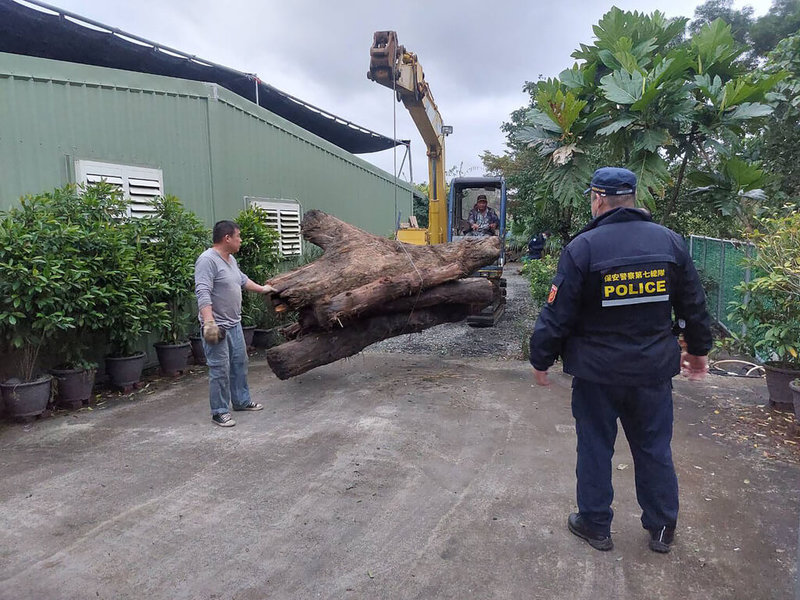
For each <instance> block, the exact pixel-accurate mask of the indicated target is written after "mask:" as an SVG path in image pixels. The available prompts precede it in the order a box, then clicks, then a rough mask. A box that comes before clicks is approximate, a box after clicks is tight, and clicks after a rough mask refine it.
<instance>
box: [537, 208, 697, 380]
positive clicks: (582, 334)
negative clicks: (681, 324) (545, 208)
mask: <svg viewBox="0 0 800 600" xmlns="http://www.w3.org/2000/svg"><path fill="white" fill-rule="evenodd" d="M673 311H674V315H675V318H677V319H683V320H684V321H685V323H686V324H685V328H684V340H685V341H686V344H687V350H688V351H689V353H691V354H694V355H697V356H704V355H706V354H708V351H709V350H710V349H711V341H712V340H711V329H710V318H709V315H708V312H707V311H706V306H705V293H704V292H703V287H702V285H701V284H700V278H699V277H698V275H697V271H696V269H695V267H694V264H693V263H692V260H691V257H690V256H689V253H688V251H687V249H686V244H685V243H684V241H683V238H681V236H679V235H678V234H677V233H675V232H674V231H671V230H670V229H667V228H666V227H662V226H661V225H658V224H656V223H653V222H652V220H651V219H650V217H649V215H647V214H645V213H644V212H643V211H641V210H638V209H635V208H627V207H620V208H614V209H612V210H610V211H608V212H606V213H603V214H602V215H600V216H598V217H597V218H595V219H594V220H593V221H592V222H591V223H589V225H587V226H586V227H585V228H584V229H583V230H582V231H581V232H580V233H579V234H578V235H577V236H576V237H575V238H574V239H573V240H572V241H571V242H570V243H569V244H568V245H567V246H566V248H564V250H563V251H562V253H561V258H560V260H559V262H558V270H557V271H556V276H555V278H554V279H553V282H552V284H551V288H550V294H549V297H548V300H547V304H545V306H544V307H543V308H542V310H541V312H540V314H539V318H538V320H537V321H536V326H535V327H534V331H533V335H531V343H530V350H531V358H530V362H531V364H532V365H533V366H534V367H535V368H536V369H538V370H540V371H544V370H546V369H548V368H549V367H550V366H551V365H552V364H553V363H554V362H555V361H556V359H557V358H558V357H559V356H561V358H562V360H563V363H564V371H565V372H567V373H569V374H571V375H573V376H575V377H580V378H582V379H586V380H589V381H594V382H598V383H605V384H609V385H630V386H639V385H651V384H654V383H657V382H660V381H664V380H667V379H671V378H672V377H673V376H675V375H677V374H678V373H679V372H680V346H679V345H678V341H677V338H676V337H675V335H674V334H673V332H672V319H673Z"/></svg>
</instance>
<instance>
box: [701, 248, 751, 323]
mask: <svg viewBox="0 0 800 600" xmlns="http://www.w3.org/2000/svg"><path fill="white" fill-rule="evenodd" d="M754 251H755V250H754V246H753V245H752V244H750V243H748V242H740V241H737V240H720V239H717V238H711V237H702V236H698V235H692V236H690V237H689V253H690V254H691V256H692V260H693V261H694V264H695V266H696V267H697V271H698V273H699V274H700V279H701V281H702V282H703V287H704V288H705V290H706V295H707V297H708V312H709V313H711V316H712V317H713V318H714V319H716V320H717V322H718V323H719V324H720V325H722V326H723V327H724V328H725V329H727V330H728V331H733V330H736V331H737V332H738V331H739V329H740V327H741V326H740V325H738V324H737V323H735V322H732V321H731V320H730V319H729V318H728V313H729V312H730V310H729V308H728V303H729V302H731V301H733V300H737V301H738V300H741V297H740V295H739V293H738V292H737V291H736V289H735V288H736V286H737V285H739V284H740V283H742V282H743V281H750V278H751V273H750V269H749V268H748V267H746V266H745V265H744V264H742V263H743V259H744V258H746V257H749V256H752V254H753V252H754Z"/></svg>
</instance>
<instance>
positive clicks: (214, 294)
mask: <svg viewBox="0 0 800 600" xmlns="http://www.w3.org/2000/svg"><path fill="white" fill-rule="evenodd" d="M248 281H249V279H248V278H247V275H245V274H244V273H242V272H241V271H240V270H239V265H237V264H236V259H235V258H234V257H233V255H230V256H229V257H228V260H227V261H226V260H225V259H224V258H222V257H221V256H220V255H219V253H218V252H217V251H216V250H214V248H209V249H208V250H206V251H205V252H203V253H202V254H201V255H200V256H199V257H198V259H197V261H196V262H195V263H194V293H195V296H197V309H198V310H200V309H202V308H203V307H204V306H208V305H209V304H210V305H211V312H212V313H213V315H214V320H215V321H216V322H217V325H219V326H220V327H223V328H225V329H229V328H231V327H233V326H234V325H236V324H237V323H239V322H240V321H241V320H242V289H243V288H244V286H245V284H246V283H247V282H248Z"/></svg>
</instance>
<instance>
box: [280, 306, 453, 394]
mask: <svg viewBox="0 0 800 600" xmlns="http://www.w3.org/2000/svg"><path fill="white" fill-rule="evenodd" d="M468 314H469V307H467V306H465V305H458V304H457V305H449V306H433V307H431V308H424V309H421V310H415V311H414V312H412V313H410V314H406V313H395V314H391V315H378V316H374V317H370V318H367V319H364V320H362V321H358V322H355V323H352V324H351V325H350V326H348V327H346V328H343V329H334V330H333V331H321V332H318V333H312V334H309V335H306V336H304V337H302V338H299V339H295V340H292V341H289V342H286V343H285V344H281V345H280V346H275V347H273V348H270V349H269V350H268V351H267V362H268V363H269V366H270V368H271V369H272V371H273V373H275V375H277V376H278V378H279V379H288V378H290V377H295V376H296V375H300V374H302V373H305V372H306V371H310V370H311V369H313V368H315V367H320V366H322V365H327V364H328V363H332V362H334V361H337V360H339V359H341V358H346V357H348V356H352V355H354V354H356V353H358V352H360V351H361V350H363V349H364V348H366V347H367V346H369V345H370V344H373V343H375V342H378V341H380V340H384V339H386V338H390V337H394V336H396V335H401V334H404V333H415V332H418V331H422V330H423V329H427V328H429V327H433V326H434V325H440V324H442V323H455V322H457V321H461V320H463V319H465V318H466V317H467V315H468Z"/></svg>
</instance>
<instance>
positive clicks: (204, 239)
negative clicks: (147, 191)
mask: <svg viewBox="0 0 800 600" xmlns="http://www.w3.org/2000/svg"><path fill="white" fill-rule="evenodd" d="M154 204H155V207H156V212H155V214H154V215H153V216H152V217H149V218H147V219H143V220H142V221H141V225H142V227H144V228H145V229H146V231H147V236H148V240H149V243H148V244H146V245H145V248H146V252H147V254H148V255H149V258H150V259H151V260H152V261H153V262H154V263H155V266H156V268H157V269H158V270H159V271H160V272H161V278H162V286H161V287H160V293H159V294H157V295H156V296H155V300H156V301H157V302H159V303H163V304H164V305H165V306H166V310H167V312H168V319H166V320H163V321H160V322H159V323H158V326H159V327H158V331H159V334H160V339H161V341H163V342H168V343H171V344H176V343H178V342H181V341H184V340H186V338H187V335H188V334H189V329H190V327H191V324H192V323H193V322H194V321H195V318H196V317H195V315H196V311H195V310H194V308H193V306H192V305H193V301H194V263H195V261H196V260H197V257H198V256H199V255H200V254H201V253H202V252H203V250H205V248H206V247H207V245H208V242H209V241H210V238H211V235H210V232H209V231H208V229H206V227H205V225H203V223H202V222H201V221H200V219H198V218H197V216H196V215H195V214H194V213H193V212H191V211H188V210H186V209H185V208H184V207H183V205H182V204H181V202H180V200H178V199H177V198H176V197H175V196H165V197H163V198H156V199H155V201H154Z"/></svg>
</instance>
